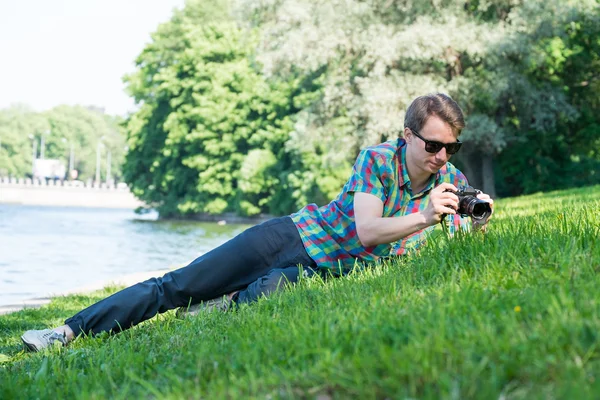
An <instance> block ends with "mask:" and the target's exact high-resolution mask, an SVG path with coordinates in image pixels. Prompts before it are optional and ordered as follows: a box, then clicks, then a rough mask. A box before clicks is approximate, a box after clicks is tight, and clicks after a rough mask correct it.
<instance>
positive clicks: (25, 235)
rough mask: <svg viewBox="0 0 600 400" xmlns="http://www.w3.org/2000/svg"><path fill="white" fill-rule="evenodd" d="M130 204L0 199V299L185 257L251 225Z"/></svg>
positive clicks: (175, 262) (11, 300) (48, 290)
mask: <svg viewBox="0 0 600 400" xmlns="http://www.w3.org/2000/svg"><path fill="white" fill-rule="evenodd" d="M156 218H157V215H156V214H148V215H143V216H139V215H136V214H135V213H133V211H130V210H111V209H89V208H66V207H36V206H20V205H0V305H6V304H15V303H18V302H20V301H22V300H25V299H27V298H31V297H39V296H45V295H48V294H51V293H60V292H64V291H68V290H73V289H76V288H77V287H81V286H85V285H89V284H91V283H94V282H97V281H103V280H107V279H112V278H115V277H117V276H120V275H125V274H131V273H134V272H141V271H154V270H161V269H165V268H170V267H177V266H181V265H184V264H185V263H187V262H189V261H190V260H192V259H194V258H196V257H198V256H199V255H201V254H203V253H205V252H207V251H209V250H210V249H212V248H214V247H216V246H218V245H220V244H221V243H223V242H225V241H226V240H228V239H230V238H231V237H233V236H234V235H236V234H238V233H240V232H241V231H243V230H244V229H246V228H247V226H245V225H224V226H221V225H217V224H214V223H200V222H191V221H157V220H156Z"/></svg>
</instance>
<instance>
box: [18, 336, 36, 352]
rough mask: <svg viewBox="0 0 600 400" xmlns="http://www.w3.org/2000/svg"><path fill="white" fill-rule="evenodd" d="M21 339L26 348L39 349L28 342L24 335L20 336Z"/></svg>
mask: <svg viewBox="0 0 600 400" xmlns="http://www.w3.org/2000/svg"><path fill="white" fill-rule="evenodd" d="M21 341H22V342H23V344H24V345H25V346H26V347H27V349H28V350H30V351H39V350H38V348H37V347H36V346H35V345H34V344H33V343H30V342H28V341H27V340H26V339H25V335H23V336H21Z"/></svg>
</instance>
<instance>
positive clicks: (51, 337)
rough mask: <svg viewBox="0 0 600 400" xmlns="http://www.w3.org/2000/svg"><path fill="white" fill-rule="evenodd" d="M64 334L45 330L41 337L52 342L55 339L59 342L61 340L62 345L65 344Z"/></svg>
mask: <svg viewBox="0 0 600 400" xmlns="http://www.w3.org/2000/svg"><path fill="white" fill-rule="evenodd" d="M65 336H66V335H65V334H64V333H63V334H62V335H61V334H60V333H58V332H54V331H51V332H46V333H44V334H43V335H42V337H43V338H44V340H47V341H48V342H49V343H52V342H54V341H56V340H58V341H59V342H61V343H62V344H63V346H65V345H66V344H67V339H66V337H65Z"/></svg>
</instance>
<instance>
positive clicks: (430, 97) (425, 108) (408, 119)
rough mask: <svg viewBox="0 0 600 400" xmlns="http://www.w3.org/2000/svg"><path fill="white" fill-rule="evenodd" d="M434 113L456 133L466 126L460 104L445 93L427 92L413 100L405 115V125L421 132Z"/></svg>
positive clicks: (458, 133)
mask: <svg viewBox="0 0 600 400" xmlns="http://www.w3.org/2000/svg"><path fill="white" fill-rule="evenodd" d="M432 115H435V116H437V117H438V118H440V119H441V120H442V121H444V122H446V123H447V124H448V125H450V127H451V128H452V131H453V132H454V133H456V135H457V136H458V135H460V132H461V131H462V130H463V129H464V127H465V117H464V115H463V112H462V110H461V109H460V106H459V105H458V104H457V103H456V102H455V101H454V100H452V98H451V97H450V96H448V95H447V94H444V93H435V94H427V95H425V96H419V97H417V98H416V99H414V100H413V102H412V103H411V104H410V106H408V109H407V110H406V115H405V116H404V127H405V128H409V129H411V130H415V131H417V132H420V131H421V129H422V128H423V125H425V123H426V122H427V120H428V119H429V117H431V116H432Z"/></svg>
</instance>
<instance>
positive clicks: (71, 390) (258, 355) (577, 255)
mask: <svg viewBox="0 0 600 400" xmlns="http://www.w3.org/2000/svg"><path fill="white" fill-rule="evenodd" d="M496 210H497V212H496V215H495V218H494V221H493V223H491V225H492V226H491V229H490V232H489V233H488V234H487V235H467V236H465V237H460V238H455V239H454V240H449V241H448V240H445V239H440V240H438V241H436V242H433V241H432V242H430V244H429V245H428V246H426V247H425V248H424V249H423V250H422V251H421V252H420V254H418V255H417V256H415V257H412V258H410V259H408V260H401V261H397V262H394V263H390V264H388V265H384V266H383V267H381V268H377V269H373V270H367V271H364V272H358V273H355V274H353V275H351V276H349V277H346V278H342V279H332V280H328V281H327V282H323V281H320V280H317V279H314V280H309V281H304V282H303V283H302V284H301V285H300V287H299V288H297V289H296V290H290V291H286V292H284V293H282V294H281V295H276V296H274V297H272V298H270V299H267V300H263V301H261V302H259V303H258V304H256V305H254V306H251V307H248V306H244V307H242V308H241V309H239V310H238V311H237V312H234V313H230V314H210V315H207V316H203V317H200V318H196V319H190V320H185V321H181V320H177V319H175V317H174V316H173V314H172V313H171V312H170V313H166V314H163V315H162V316H159V317H158V318H155V319H153V320H151V321H148V322H146V323H144V324H142V325H141V326H139V327H137V328H135V329H131V330H129V331H127V332H125V333H123V334H120V335H115V336H108V335H106V336H102V337H100V338H95V339H90V338H85V339H80V340H77V341H76V342H74V343H73V344H72V345H71V346H69V347H68V348H65V349H61V348H55V349H51V350H50V351H47V352H44V353H41V354H31V353H25V352H22V351H21V346H20V341H19V335H20V334H21V332H22V331H24V330H26V329H31V328H40V327H44V326H48V327H50V326H53V325H57V324H60V323H61V322H62V320H63V319H64V318H65V317H68V316H70V315H71V314H73V313H75V312H76V311H78V310H79V309H81V308H82V307H83V306H85V305H86V304H90V303H92V302H94V301H96V300H99V299H100V298H102V297H104V296H106V294H107V293H108V292H110V290H111V289H108V290H107V291H106V292H103V293H95V294H93V295H90V296H71V297H65V298H60V299H56V300H55V301H54V302H52V303H51V304H50V305H49V306H47V307H44V308H42V309H39V310H27V311H22V312H18V313H14V314H10V315H6V316H0V353H1V354H3V355H0V398H3V399H8V398H35V397H40V398H51V397H56V396H58V397H59V398H64V397H67V396H73V397H76V398H98V399H102V398H107V397H111V398H131V397H134V396H138V397H139V396H141V397H158V398H182V397H185V398H208V399H212V398H224V397H231V398H237V397H241V396H243V397H256V398H268V397H272V398H286V397H307V398H316V397H318V396H322V395H329V396H332V397H333V398H347V397H354V398H361V399H362V398H385V397H390V398H405V397H412V398H415V397H417V398H440V397H443V398H450V397H452V398H454V397H456V398H472V397H476V398H498V397H499V396H502V395H504V396H505V397H507V398H527V399H530V398H548V397H558V398H594V397H597V394H598V393H600V382H599V381H597V380H596V379H597V377H598V373H599V372H600V348H599V345H600V339H599V335H600V312H599V311H600V294H599V293H598V289H597V288H598V287H600V276H599V275H598V271H599V270H600V243H599V239H598V238H599V237H600V228H599V227H600V211H599V210H600V187H598V186H596V187H593V188H584V189H577V190H570V191H564V192H553V193H546V194H538V195H533V196H527V197H521V198H516V199H506V200H501V201H498V202H497V206H496ZM112 290H114V288H113V289H112Z"/></svg>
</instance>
